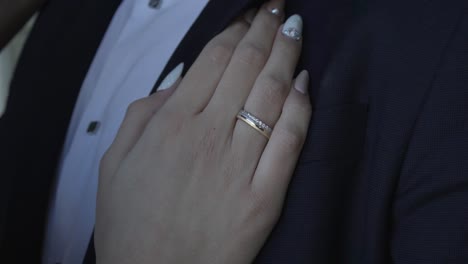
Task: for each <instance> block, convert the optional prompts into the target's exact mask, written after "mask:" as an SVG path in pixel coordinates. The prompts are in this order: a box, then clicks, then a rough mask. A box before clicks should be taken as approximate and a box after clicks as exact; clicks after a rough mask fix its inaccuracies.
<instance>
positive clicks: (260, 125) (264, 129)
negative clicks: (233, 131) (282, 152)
mask: <svg viewBox="0 0 468 264" xmlns="http://www.w3.org/2000/svg"><path fill="white" fill-rule="evenodd" d="M237 119H239V120H242V121H244V122H245V123H247V124H248V125H249V126H251V127H252V128H253V129H255V130H257V131H258V132H260V134H262V135H263V136H265V137H266V138H267V139H270V137H271V134H272V133H273V129H272V128H271V127H270V126H268V125H267V124H265V122H263V121H262V120H260V119H259V118H257V117H256V116H254V115H252V114H251V113H249V112H247V111H245V110H244V109H242V110H241V111H240V112H239V114H237Z"/></svg>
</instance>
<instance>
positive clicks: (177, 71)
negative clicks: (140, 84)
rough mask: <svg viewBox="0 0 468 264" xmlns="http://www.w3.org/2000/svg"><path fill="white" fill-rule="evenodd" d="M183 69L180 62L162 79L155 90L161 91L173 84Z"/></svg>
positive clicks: (182, 64)
mask: <svg viewBox="0 0 468 264" xmlns="http://www.w3.org/2000/svg"><path fill="white" fill-rule="evenodd" d="M183 70H184V63H180V64H179V65H177V67H175V69H173V70H172V71H171V72H170V73H169V74H168V75H167V76H166V78H164V80H163V81H162V82H161V85H160V86H159V87H158V89H157V91H163V90H166V89H168V88H170V87H171V86H172V85H174V84H175V83H176V82H177V80H178V79H179V78H180V76H182V71H183Z"/></svg>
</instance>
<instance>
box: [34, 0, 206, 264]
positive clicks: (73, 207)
mask: <svg viewBox="0 0 468 264" xmlns="http://www.w3.org/2000/svg"><path fill="white" fill-rule="evenodd" d="M207 2H208V0H162V2H161V5H160V6H159V7H158V8H157V9H155V8H151V7H150V6H149V0H123V2H122V4H121V5H120V7H119V9H118V10H117V12H116V14H115V15H114V17H113V19H112V22H111V24H110V26H109V28H108V30H107V32H106V34H105V36H104V39H103V41H102V42H101V45H100V47H99V49H98V52H97V54H96V56H95V58H94V61H93V63H92V65H91V67H90V69H89V71H88V74H87V76H86V79H85V81H84V83H83V85H82V88H81V91H80V94H79V97H78V101H77V104H76V105H75V109H74V113H73V116H72V120H71V123H70V126H69V129H68V134H67V139H66V142H65V145H64V149H63V153H62V160H61V165H60V167H59V169H58V171H57V173H58V179H57V183H56V188H55V196H54V197H53V199H52V200H51V202H50V212H49V219H48V224H47V234H46V241H45V248H44V252H43V253H44V256H43V263H44V264H56V263H64V264H75V263H76V264H78V263H82V261H83V258H84V256H85V253H86V250H87V247H88V243H89V242H90V238H91V234H92V231H93V227H94V219H95V209H96V193H97V182H98V169H99V161H100V159H101V157H102V155H103V153H104V152H105V151H106V150H107V148H108V147H109V145H110V144H111V143H112V141H113V139H114V137H115V135H116V133H117V131H118V128H119V126H120V124H121V122H122V120H123V118H124V115H125V111H126V108H127V106H128V105H129V104H130V103H131V102H133V101H134V100H136V99H139V98H142V97H145V96H147V95H149V93H150V92H151V90H152V88H153V86H154V84H155V82H156V81H157V79H158V77H159V75H160V74H161V72H162V71H163V69H164V67H165V65H166V63H167V62H168V61H169V59H170V57H171V55H172V53H173V52H174V51H175V49H176V48H177V46H178V44H179V43H180V42H181V41H182V39H183V37H184V36H185V34H186V33H187V32H188V30H189V29H190V27H191V26H192V24H193V23H194V21H195V20H196V19H197V17H198V16H199V14H200V13H201V11H202V10H203V9H204V7H205V5H206V4H207ZM93 121H95V122H99V124H100V125H99V126H98V129H97V130H96V131H94V132H93V133H88V132H87V130H88V127H89V125H90V123H91V122H93Z"/></svg>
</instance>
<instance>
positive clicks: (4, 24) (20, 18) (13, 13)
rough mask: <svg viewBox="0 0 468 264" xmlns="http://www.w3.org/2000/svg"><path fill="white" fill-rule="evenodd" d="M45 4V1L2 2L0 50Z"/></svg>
mask: <svg viewBox="0 0 468 264" xmlns="http://www.w3.org/2000/svg"><path fill="white" fill-rule="evenodd" d="M44 3H45V0H0V50H1V49H2V48H3V47H4V46H5V45H6V44H7V43H8V42H9V41H10V40H11V39H12V38H13V36H14V35H15V34H16V33H17V32H18V31H19V30H20V29H21V28H22V27H23V26H24V24H25V23H26V22H27V21H28V20H29V18H31V16H32V15H33V14H34V13H35V12H36V11H38V10H39V8H40V7H41V6H42V5H43V4H44Z"/></svg>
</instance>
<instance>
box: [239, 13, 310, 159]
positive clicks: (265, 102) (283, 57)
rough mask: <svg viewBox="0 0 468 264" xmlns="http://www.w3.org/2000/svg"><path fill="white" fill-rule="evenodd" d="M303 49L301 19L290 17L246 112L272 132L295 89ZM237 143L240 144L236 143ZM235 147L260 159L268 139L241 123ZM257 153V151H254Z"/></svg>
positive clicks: (248, 101) (275, 43)
mask: <svg viewBox="0 0 468 264" xmlns="http://www.w3.org/2000/svg"><path fill="white" fill-rule="evenodd" d="M301 48H302V18H301V17H300V16H299V15H294V16H291V17H290V18H289V19H288V20H287V21H286V23H285V24H284V25H283V26H282V27H280V29H279V31H278V33H277V36H276V40H275V42H274V45H273V50H272V53H271V56H270V58H269V59H268V61H267V63H266V65H265V67H264V68H263V70H262V72H261V73H260V75H259V76H258V78H257V80H256V82H255V85H254V87H253V88H252V91H251V92H250V94H249V96H248V98H247V101H246V103H245V106H244V109H245V110H246V111H247V112H249V113H251V114H252V115H253V116H255V117H256V118H258V119H260V120H261V121H263V122H264V123H265V124H267V125H268V126H270V127H271V128H273V126H274V125H275V124H276V121H277V120H278V118H279V116H280V115H281V110H282V108H283V104H284V102H285V100H286V97H287V96H288V94H289V91H290V89H291V87H292V81H293V76H294V71H295V69H296V66H297V62H298V60H299V55H300V53H301ZM235 141H237V142H235ZM233 143H234V144H233V145H235V146H242V147H241V148H246V149H242V150H241V153H252V154H250V155H254V156H252V157H259V156H260V154H261V153H262V152H263V149H264V147H265V145H266V143H267V138H266V137H265V136H264V135H262V134H261V133H258V131H255V129H253V128H252V127H251V126H249V125H248V124H247V123H245V122H243V121H241V120H238V122H237V124H236V127H235V129H234V134H233ZM252 150H254V151H252Z"/></svg>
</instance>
